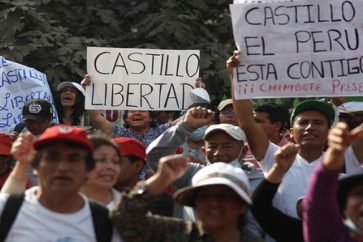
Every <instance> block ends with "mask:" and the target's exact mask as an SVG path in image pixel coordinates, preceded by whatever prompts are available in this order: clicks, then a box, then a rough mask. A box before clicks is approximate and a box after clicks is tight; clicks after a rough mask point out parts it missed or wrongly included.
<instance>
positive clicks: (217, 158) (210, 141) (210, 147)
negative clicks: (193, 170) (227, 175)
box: [205, 130, 244, 163]
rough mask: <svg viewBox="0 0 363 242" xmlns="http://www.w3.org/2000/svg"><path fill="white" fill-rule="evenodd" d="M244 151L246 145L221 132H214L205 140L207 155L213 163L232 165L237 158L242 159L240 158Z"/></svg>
mask: <svg viewBox="0 0 363 242" xmlns="http://www.w3.org/2000/svg"><path fill="white" fill-rule="evenodd" d="M242 149H244V145H243V143H242V142H241V141H238V140H235V139H233V138H232V137H231V136H229V135H228V134H227V133H226V132H224V131H221V130H217V131H215V132H212V133H211V134H209V135H208V136H207V139H206V140H205V155H206V157H207V160H208V161H209V162H211V163H214V162H225V163H230V162H232V161H233V160H235V159H237V158H240V159H242V157H239V155H241V150H242Z"/></svg>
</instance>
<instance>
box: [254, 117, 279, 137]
mask: <svg viewBox="0 0 363 242" xmlns="http://www.w3.org/2000/svg"><path fill="white" fill-rule="evenodd" d="M254 118H255V120H256V122H257V123H258V124H259V125H260V126H261V127H262V129H263V131H264V132H265V133H266V135H267V137H268V138H270V137H272V136H275V135H279V133H280V126H281V124H280V123H279V122H276V123H271V120H270V119H269V118H268V113H265V112H254Z"/></svg>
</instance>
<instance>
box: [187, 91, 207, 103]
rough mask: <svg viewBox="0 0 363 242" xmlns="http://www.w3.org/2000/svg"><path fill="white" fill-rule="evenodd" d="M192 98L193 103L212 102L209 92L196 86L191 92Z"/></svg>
mask: <svg viewBox="0 0 363 242" xmlns="http://www.w3.org/2000/svg"><path fill="white" fill-rule="evenodd" d="M190 98H191V99H192V101H193V103H210V98H209V94H208V92H207V90H205V89H204V88H200V87H198V88H194V89H193V90H192V91H191V92H190Z"/></svg>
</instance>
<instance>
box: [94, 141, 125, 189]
mask: <svg viewBox="0 0 363 242" xmlns="http://www.w3.org/2000/svg"><path fill="white" fill-rule="evenodd" d="M93 158H94V160H95V161H96V166H95V168H94V169H93V170H92V171H91V172H90V173H89V176H88V180H87V183H88V184H92V185H94V186H97V187H101V188H105V189H110V188H112V186H113V185H115V183H116V181H117V178H118V176H119V174H120V169H121V168H120V157H119V155H118V151H117V150H115V148H113V147H111V146H108V145H101V146H99V147H98V148H97V149H95V150H94V151H93Z"/></svg>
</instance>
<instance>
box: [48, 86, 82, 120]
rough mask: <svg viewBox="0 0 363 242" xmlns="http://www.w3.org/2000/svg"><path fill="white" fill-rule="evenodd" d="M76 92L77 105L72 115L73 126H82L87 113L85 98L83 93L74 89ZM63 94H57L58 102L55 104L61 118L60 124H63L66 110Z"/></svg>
mask: <svg viewBox="0 0 363 242" xmlns="http://www.w3.org/2000/svg"><path fill="white" fill-rule="evenodd" d="M74 89H75V90H76V103H75V108H74V111H73V113H72V123H71V124H72V125H80V123H81V117H82V115H83V114H84V112H85V108H84V106H85V97H84V95H83V93H81V92H80V91H79V90H78V89H77V88H74ZM61 92H62V91H59V92H57V93H56V102H55V106H56V109H57V112H58V118H59V123H63V122H64V121H63V114H64V109H63V106H62V102H61Z"/></svg>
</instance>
